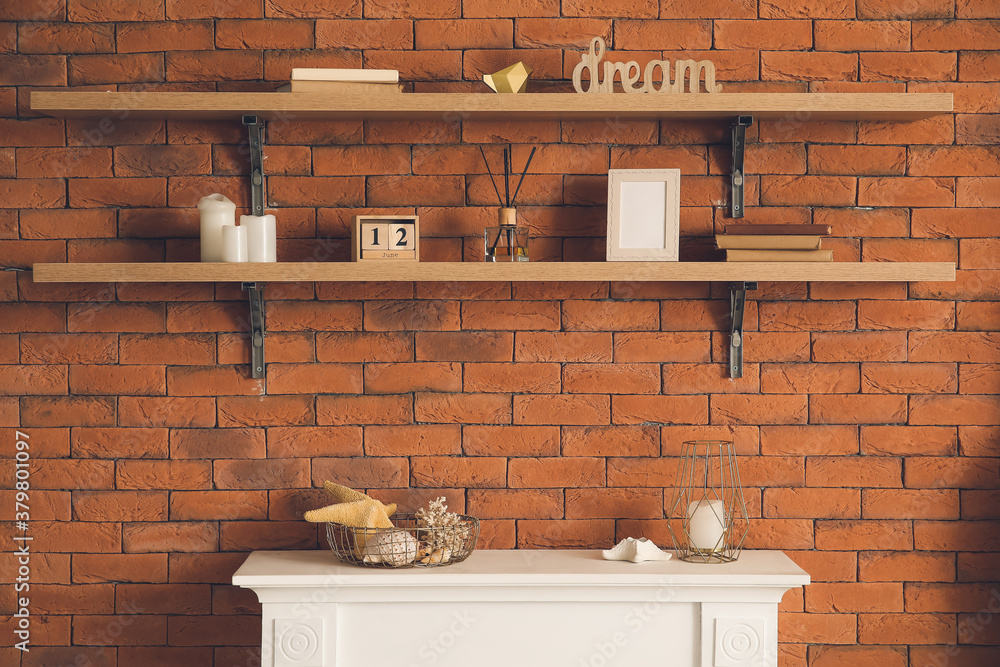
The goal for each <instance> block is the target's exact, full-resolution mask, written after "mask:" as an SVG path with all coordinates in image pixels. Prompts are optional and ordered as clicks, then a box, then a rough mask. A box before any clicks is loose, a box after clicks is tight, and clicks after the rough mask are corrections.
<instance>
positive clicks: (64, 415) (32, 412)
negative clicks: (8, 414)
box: [20, 396, 116, 427]
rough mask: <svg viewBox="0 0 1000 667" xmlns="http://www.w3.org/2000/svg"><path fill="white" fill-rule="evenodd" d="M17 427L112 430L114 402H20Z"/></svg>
mask: <svg viewBox="0 0 1000 667" xmlns="http://www.w3.org/2000/svg"><path fill="white" fill-rule="evenodd" d="M20 403H21V423H20V426H22V427H24V426H113V425H114V424H115V412H116V410H115V401H114V400H113V399H111V398H107V397H104V396H96V397H89V396H88V397H75V396H50V397H46V398H35V397H24V398H21V401H20Z"/></svg>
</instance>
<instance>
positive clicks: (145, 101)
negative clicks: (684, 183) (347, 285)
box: [31, 90, 953, 122]
mask: <svg viewBox="0 0 1000 667" xmlns="http://www.w3.org/2000/svg"><path fill="white" fill-rule="evenodd" d="M31 108H32V110H33V111H39V112H41V113H44V114H47V115H50V116H56V117H60V118H63V117H65V118H87V117H94V116H102V115H114V116H115V117H116V118H121V117H122V116H123V115H124V114H126V112H127V116H128V117H129V118H197V119H220V120H221V119H226V120H232V119H234V118H237V117H238V116H240V115H241V114H255V115H257V116H260V117H263V118H265V119H275V118H281V119H283V120H302V119H308V118H325V119H340V120H447V121H456V120H497V119H506V120H510V119H512V118H515V119H518V120H561V119H566V120H598V119H606V118H620V119H623V120H625V119H628V120H636V119H700V118H731V117H733V116H735V115H737V114H750V115H752V116H754V117H755V118H760V119H780V118H790V119H793V120H794V121H796V122H803V121H806V120H880V121H900V120H919V119H921V118H928V117H930V116H935V115H937V114H942V113H951V111H952V109H953V103H952V94H951V93H712V94H709V93H698V94H691V93H689V94H662V95H660V94H626V93H613V94H607V93H605V94H579V93H523V94H520V95H512V94H505V95H497V94H494V93H402V94H398V95H396V94H391V95H381V96H379V95H330V94H325V93H176V92H127V93H114V92H53V91H41V90H35V91H32V93H31Z"/></svg>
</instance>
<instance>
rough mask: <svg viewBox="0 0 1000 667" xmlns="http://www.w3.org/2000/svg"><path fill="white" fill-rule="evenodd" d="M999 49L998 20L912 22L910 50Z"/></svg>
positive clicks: (999, 29) (999, 27) (999, 26)
mask: <svg viewBox="0 0 1000 667" xmlns="http://www.w3.org/2000/svg"><path fill="white" fill-rule="evenodd" d="M997 48H1000V22H998V21H968V20H966V21H915V22H914V23H913V50H914V51H958V50H995V49H997Z"/></svg>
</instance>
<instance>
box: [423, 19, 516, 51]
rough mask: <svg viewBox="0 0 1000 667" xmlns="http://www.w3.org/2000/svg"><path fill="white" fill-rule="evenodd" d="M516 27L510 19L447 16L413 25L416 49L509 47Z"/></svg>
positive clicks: (511, 44)
mask: <svg viewBox="0 0 1000 667" xmlns="http://www.w3.org/2000/svg"><path fill="white" fill-rule="evenodd" d="M513 35H514V26H513V22H512V21H509V20H499V19H461V20H458V19H447V20H429V21H428V20H424V21H416V22H415V24H414V43H415V45H416V48H417V49H482V48H487V49H509V48H511V47H512V46H513V39H514V37H513Z"/></svg>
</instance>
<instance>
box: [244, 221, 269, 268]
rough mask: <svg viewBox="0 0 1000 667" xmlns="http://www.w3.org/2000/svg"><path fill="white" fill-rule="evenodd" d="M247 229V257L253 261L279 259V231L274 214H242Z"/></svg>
mask: <svg viewBox="0 0 1000 667" xmlns="http://www.w3.org/2000/svg"><path fill="white" fill-rule="evenodd" d="M240 227H245V228H246V230H247V257H248V258H249V260H250V261H251V262H276V261H278V251H277V243H278V231H277V224H276V222H275V220H274V216H273V215H241V216H240Z"/></svg>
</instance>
